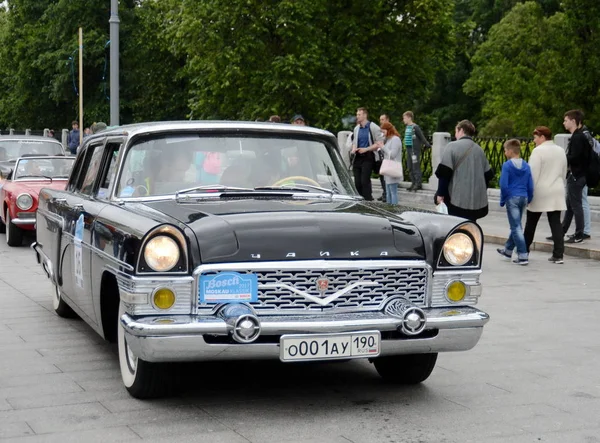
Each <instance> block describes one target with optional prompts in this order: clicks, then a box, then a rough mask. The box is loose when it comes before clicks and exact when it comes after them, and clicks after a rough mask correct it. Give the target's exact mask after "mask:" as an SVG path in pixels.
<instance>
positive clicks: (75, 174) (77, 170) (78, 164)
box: [67, 150, 87, 192]
mask: <svg viewBox="0 0 600 443" xmlns="http://www.w3.org/2000/svg"><path fill="white" fill-rule="evenodd" d="M86 156H87V150H86V151H84V152H82V153H81V154H80V155H79V156H78V157H77V160H75V164H74V165H73V170H72V171H71V175H70V177H69V184H68V185H67V190H68V191H69V192H73V191H74V190H75V187H76V184H77V182H79V180H78V178H79V176H80V175H81V170H82V169H83V164H84V159H85V157H86Z"/></svg>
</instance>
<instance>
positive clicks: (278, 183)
mask: <svg viewBox="0 0 600 443" xmlns="http://www.w3.org/2000/svg"><path fill="white" fill-rule="evenodd" d="M298 181H300V182H307V183H308V184H310V185H313V186H318V187H321V185H320V184H319V183H318V182H316V181H314V180H313V179H312V178H308V177H305V176H303V175H290V176H289V177H285V178H282V179H281V180H277V181H276V182H275V183H273V184H272V185H271V186H284V185H293V184H294V183H296V182H298ZM290 182H291V183H290Z"/></svg>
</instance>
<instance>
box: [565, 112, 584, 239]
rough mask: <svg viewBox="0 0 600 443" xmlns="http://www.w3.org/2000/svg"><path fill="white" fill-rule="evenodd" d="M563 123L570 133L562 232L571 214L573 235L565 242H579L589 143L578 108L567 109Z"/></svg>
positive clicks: (567, 228) (581, 234)
mask: <svg viewBox="0 0 600 443" xmlns="http://www.w3.org/2000/svg"><path fill="white" fill-rule="evenodd" d="M563 125H564V127H565V129H566V130H567V131H569V132H570V133H571V134H572V135H571V139H570V140H569V144H568V145H567V165H568V168H569V172H568V174H567V211H566V212H565V216H564V218H563V223H562V226H563V232H567V231H568V230H569V226H571V221H572V220H573V216H574V217H575V235H573V236H572V237H569V238H568V239H567V240H566V241H565V243H581V242H582V241H583V228H584V219H583V204H582V192H583V188H584V187H585V185H586V178H585V176H586V168H587V164H588V162H589V155H590V151H591V147H590V144H589V142H588V140H587V138H586V136H585V134H584V133H583V112H582V111H580V110H579V109H574V110H571V111H568V112H566V113H565V115H564V120H563Z"/></svg>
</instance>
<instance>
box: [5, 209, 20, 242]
mask: <svg viewBox="0 0 600 443" xmlns="http://www.w3.org/2000/svg"><path fill="white" fill-rule="evenodd" d="M5 220H6V243H7V244H8V246H21V245H22V244H23V231H22V230H21V228H19V227H18V226H17V225H15V224H14V223H11V219H10V211H9V210H8V209H6V219H5Z"/></svg>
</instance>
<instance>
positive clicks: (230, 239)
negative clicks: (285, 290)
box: [145, 198, 425, 263]
mask: <svg viewBox="0 0 600 443" xmlns="http://www.w3.org/2000/svg"><path fill="white" fill-rule="evenodd" d="M145 205H146V206H149V207H151V208H152V209H154V210H156V211H159V212H162V213H164V214H168V215H169V216H171V217H173V218H175V219H176V220H178V221H180V222H181V223H184V224H186V225H187V226H189V227H190V228H191V229H192V230H193V232H194V234H195V235H196V238H197V241H198V246H199V248H200V255H201V260H202V263H219V262H246V261H271V260H303V259H304V260H308V259H316V258H322V259H343V260H350V259H355V260H358V259H375V258H376V259H390V258H396V259H399V258H402V259H424V256H425V251H424V247H423V239H422V237H421V234H420V232H419V231H418V229H417V228H416V227H415V226H414V225H412V224H411V223H409V222H406V221H405V220H403V219H402V218H400V216H399V215H398V214H394V213H392V212H388V211H386V210H385V205H378V204H371V203H365V202H362V201H359V200H356V201H342V200H339V201H336V200H333V201H330V200H327V201H319V200H293V199H289V200H286V199H282V200H273V199H272V198H268V199H259V198H253V199H247V198H245V199H221V200H214V201H212V200H206V201H200V202H196V203H177V202H175V201H172V200H171V201H158V202H149V203H145ZM396 208H397V207H396Z"/></svg>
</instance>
